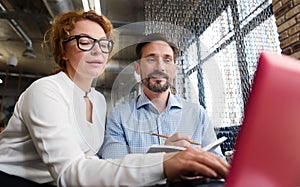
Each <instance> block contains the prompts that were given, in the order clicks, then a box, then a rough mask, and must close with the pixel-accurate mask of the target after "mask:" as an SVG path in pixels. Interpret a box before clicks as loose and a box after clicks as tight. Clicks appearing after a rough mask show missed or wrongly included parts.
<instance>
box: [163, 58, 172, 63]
mask: <svg viewBox="0 0 300 187" xmlns="http://www.w3.org/2000/svg"><path fill="white" fill-rule="evenodd" d="M171 62H172V60H171V59H169V58H167V59H164V63H171Z"/></svg>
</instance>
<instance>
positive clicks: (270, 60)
mask: <svg viewBox="0 0 300 187" xmlns="http://www.w3.org/2000/svg"><path fill="white" fill-rule="evenodd" d="M299 145H300V61H299V60H296V59H294V58H291V57H288V56H283V55H278V54H275V53H271V52H262V53H261V54H260V58H259V63H258V68H257V71H256V75H255V77H254V82H253V86H252V91H251V93H250V96H249V100H248V102H247V105H246V108H245V117H244V121H243V125H242V126H241V129H240V131H239V134H238V137H237V142H236V145H235V153H234V156H233V160H232V163H231V164H232V165H231V170H230V172H229V175H228V177H227V179H226V183H225V186H226V187H240V186H243V187H253V186H263V187H294V186H300V146H299Z"/></svg>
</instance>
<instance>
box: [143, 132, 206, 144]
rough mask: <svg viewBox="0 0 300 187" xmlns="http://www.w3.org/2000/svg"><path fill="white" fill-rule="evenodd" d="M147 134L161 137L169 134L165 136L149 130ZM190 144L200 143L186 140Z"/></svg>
mask: <svg viewBox="0 0 300 187" xmlns="http://www.w3.org/2000/svg"><path fill="white" fill-rule="evenodd" d="M149 134H151V135H153V136H158V137H162V138H169V137H170V136H166V135H163V134H157V133H154V132H150V133H149ZM188 142H189V143H190V144H194V145H201V144H200V143H198V142H193V141H188Z"/></svg>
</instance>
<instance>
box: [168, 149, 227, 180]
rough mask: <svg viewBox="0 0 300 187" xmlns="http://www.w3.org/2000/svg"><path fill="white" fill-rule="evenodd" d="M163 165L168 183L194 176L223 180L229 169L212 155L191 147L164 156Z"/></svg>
mask: <svg viewBox="0 0 300 187" xmlns="http://www.w3.org/2000/svg"><path fill="white" fill-rule="evenodd" d="M163 165H164V173H165V176H166V178H167V179H168V180H170V181H174V180H176V179H183V178H188V177H196V176H203V177H209V178H225V177H226V176H227V174H228V170H229V167H230V166H229V164H228V163H227V162H225V161H224V160H222V159H221V158H220V157H218V156H216V155H214V154H213V153H210V152H206V151H202V150H201V149H198V148H193V147H187V149H186V150H184V151H179V152H176V153H175V152H174V153H167V154H165V155H164V164H163Z"/></svg>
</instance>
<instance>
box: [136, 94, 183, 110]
mask: <svg viewBox="0 0 300 187" xmlns="http://www.w3.org/2000/svg"><path fill="white" fill-rule="evenodd" d="M149 104H151V101H150V100H149V99H148V97H147V96H146V95H145V93H144V92H143V91H142V93H141V95H140V96H139V97H137V103H136V106H137V109H139V108H141V107H143V106H145V105H149ZM172 107H178V108H182V102H181V99H180V97H178V96H176V95H173V94H172V93H170V95H169V100H168V105H167V108H172Z"/></svg>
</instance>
